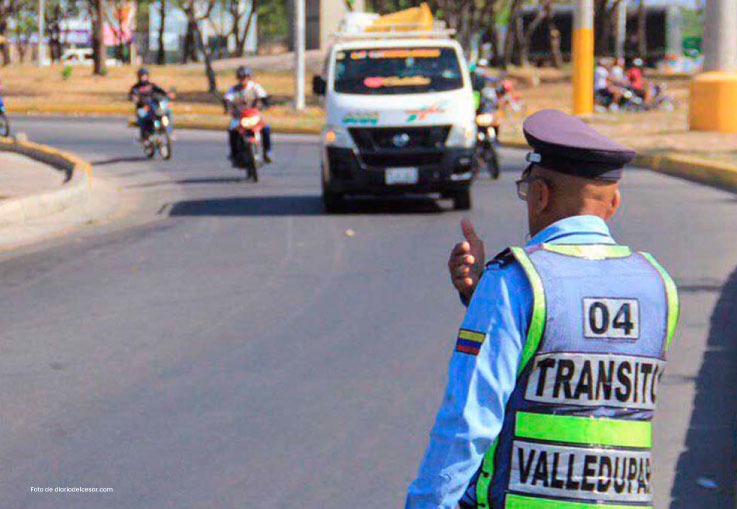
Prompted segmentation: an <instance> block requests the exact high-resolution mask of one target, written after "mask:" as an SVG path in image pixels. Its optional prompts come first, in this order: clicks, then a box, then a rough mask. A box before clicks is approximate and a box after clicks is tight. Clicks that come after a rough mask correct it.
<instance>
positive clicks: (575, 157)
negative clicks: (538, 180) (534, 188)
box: [523, 110, 635, 181]
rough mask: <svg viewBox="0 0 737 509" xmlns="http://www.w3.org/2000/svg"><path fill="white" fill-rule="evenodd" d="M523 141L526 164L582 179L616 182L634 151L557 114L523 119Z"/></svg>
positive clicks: (577, 121)
mask: <svg viewBox="0 0 737 509" xmlns="http://www.w3.org/2000/svg"><path fill="white" fill-rule="evenodd" d="M523 129H524V132H525V138H527V143H529V144H530V146H531V147H532V152H530V153H528V154H527V161H528V162H530V163H531V164H539V165H540V166H543V167H545V168H547V169H549V170H553V171H558V172H561V173H567V174H569V175H576V176H579V177H584V178H591V179H600V180H610V181H617V180H619V179H620V178H622V171H623V168H624V166H625V165H627V164H628V163H629V162H630V161H632V159H633V158H634V157H635V151H634V150H632V149H630V148H627V147H625V146H624V145H620V144H619V143H617V142H615V141H613V140H611V139H609V138H607V137H606V136H604V135H602V134H600V133H598V132H597V131H595V130H594V129H593V128H592V127H591V126H589V125H588V124H586V123H584V122H583V121H581V120H580V119H579V118H576V117H573V116H571V115H567V114H565V113H563V112H562V111H558V110H542V111H539V112H537V113H535V114H533V115H530V116H529V117H527V119H526V120H525V123H524V127H523Z"/></svg>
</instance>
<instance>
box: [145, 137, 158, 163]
mask: <svg viewBox="0 0 737 509" xmlns="http://www.w3.org/2000/svg"><path fill="white" fill-rule="evenodd" d="M143 153H144V154H145V155H146V157H148V158H149V159H153V158H154V156H155V155H156V142H155V141H154V137H153V136H149V137H147V138H146V139H145V140H143Z"/></svg>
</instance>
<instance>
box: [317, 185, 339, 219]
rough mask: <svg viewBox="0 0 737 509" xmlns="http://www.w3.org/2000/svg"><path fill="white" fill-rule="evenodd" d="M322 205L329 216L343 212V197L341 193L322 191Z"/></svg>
mask: <svg viewBox="0 0 737 509" xmlns="http://www.w3.org/2000/svg"><path fill="white" fill-rule="evenodd" d="M322 205H323V207H324V208H325V212H327V213H328V214H335V213H337V212H340V211H341V210H343V195H342V194H339V193H333V192H330V191H328V190H327V189H323V191H322Z"/></svg>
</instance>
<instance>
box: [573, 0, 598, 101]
mask: <svg viewBox="0 0 737 509" xmlns="http://www.w3.org/2000/svg"><path fill="white" fill-rule="evenodd" d="M593 112H594V0H576V13H575V14H574V22H573V114H574V115H590V114H592V113H593Z"/></svg>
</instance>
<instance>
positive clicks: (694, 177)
mask: <svg viewBox="0 0 737 509" xmlns="http://www.w3.org/2000/svg"><path fill="white" fill-rule="evenodd" d="M501 145H502V147H506V148H518V149H527V148H529V145H528V144H527V143H525V142H524V141H520V140H510V141H502V142H501ZM632 164H634V165H635V166H642V167H644V168H647V169H649V170H651V171H654V172H656V173H662V174H664V175H670V176H671V177H678V178H682V179H684V180H689V181H691V182H696V183H697V184H702V185H705V186H710V187H715V188H717V189H721V190H723V191H730V192H732V193H737V165H733V164H729V163H719V162H715V161H709V160H706V159H701V158H699V157H694V156H689V155H685V154H668V153H661V154H658V153H647V152H646V153H642V154H637V155H636V156H635V159H634V160H633V161H632Z"/></svg>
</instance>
